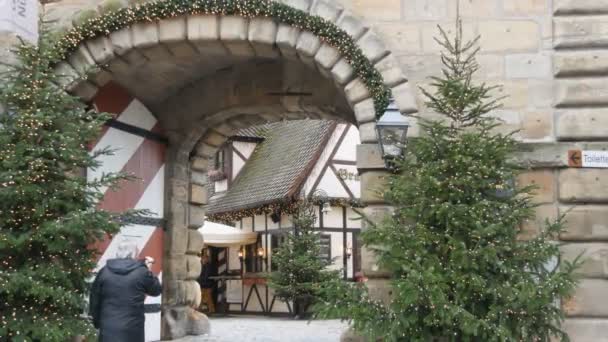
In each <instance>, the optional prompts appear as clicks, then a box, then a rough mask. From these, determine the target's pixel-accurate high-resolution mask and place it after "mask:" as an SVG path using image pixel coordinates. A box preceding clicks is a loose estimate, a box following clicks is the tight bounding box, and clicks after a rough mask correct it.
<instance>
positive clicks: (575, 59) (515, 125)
mask: <svg viewBox="0 0 608 342" xmlns="http://www.w3.org/2000/svg"><path fill="white" fill-rule="evenodd" d="M342 2H343V4H344V5H345V6H346V7H347V8H348V9H350V10H352V11H353V12H354V13H355V14H356V15H358V16H361V17H363V18H365V19H366V21H367V22H368V23H370V27H371V28H372V29H373V30H375V31H377V32H378V33H379V35H380V36H381V37H382V38H383V39H384V41H385V43H386V44H387V46H388V48H389V50H390V51H391V53H392V54H394V55H395V57H396V58H397V59H398V61H399V63H400V66H401V67H402V68H403V69H404V71H405V75H406V76H407V77H408V78H409V80H410V83H412V84H416V85H418V86H422V87H425V86H426V85H427V84H428V79H427V78H428V76H430V75H437V74H438V73H439V71H440V61H439V57H440V56H439V53H438V51H439V46H438V44H437V43H436V42H435V41H434V39H433V38H434V37H436V36H437V35H438V29H437V25H441V26H442V27H443V28H444V29H446V30H447V31H448V32H450V33H453V31H454V25H455V18H456V15H457V11H458V10H459V12H460V15H461V16H462V18H463V32H464V35H465V38H466V37H469V38H472V37H475V36H477V35H480V36H481V38H480V46H481V52H480V54H479V63H480V66H481V70H480V75H479V80H481V81H484V82H487V83H488V84H501V85H503V89H502V90H501V91H498V92H497V95H506V96H508V98H506V99H505V100H504V107H503V108H502V109H500V110H498V111H496V112H495V115H497V116H499V117H500V118H501V119H503V120H504V123H505V124H504V125H503V129H504V130H505V131H507V130H513V129H519V130H521V132H520V133H519V135H518V138H519V139H520V140H522V141H523V142H526V143H527V145H528V146H527V147H528V150H529V152H527V153H523V154H522V156H521V158H522V159H523V160H524V161H525V162H527V163H528V165H529V166H530V168H531V169H530V171H529V172H527V173H525V174H523V175H522V176H521V177H520V179H519V182H520V183H521V184H530V183H533V184H536V185H538V187H539V188H538V191H537V194H536V196H535V198H534V199H535V201H536V202H537V203H539V207H538V210H537V218H536V219H535V220H533V221H532V222H528V223H527V224H525V225H524V235H525V236H534V235H535V234H536V233H537V232H538V229H539V228H540V227H541V225H542V224H543V222H544V219H545V218H550V219H551V218H556V217H558V215H561V214H566V218H567V220H568V222H567V229H568V231H567V232H566V233H565V234H563V236H561V240H562V241H563V242H564V243H565V244H566V245H565V246H564V249H563V251H564V258H566V259H573V258H575V257H576V256H577V255H579V254H580V253H583V252H584V254H585V257H586V258H587V259H586V262H585V264H584V266H583V268H582V270H581V273H582V279H581V283H580V286H579V289H578V290H577V292H576V294H575V296H574V298H572V299H570V300H569V301H567V302H565V303H564V304H563V305H564V307H565V309H566V312H567V315H568V319H567V320H566V324H565V327H566V329H567V331H568V332H569V333H570V335H571V338H572V339H573V341H604V340H606V339H608V337H607V336H608V305H607V304H608V303H607V302H606V301H605V299H604V298H606V293H608V169H607V170H598V169H596V170H590V169H569V168H568V167H567V160H566V154H567V150H568V149H591V150H606V149H607V148H608V116H607V115H606V113H605V112H604V111H605V110H606V108H605V107H607V106H608V86H607V85H608V82H607V81H608V79H606V76H608V38H607V36H606V28H608V1H605V0H553V1H552V0H460V1H457V0H344V1H342ZM458 2H459V3H460V7H459V8H458V6H457V4H458ZM417 101H418V106H419V109H420V111H421V113H422V115H427V116H431V115H433V114H432V113H428V112H427V111H426V110H425V106H424V103H423V98H422V97H421V96H420V94H418V98H417ZM361 157H364V155H362V156H361Z"/></svg>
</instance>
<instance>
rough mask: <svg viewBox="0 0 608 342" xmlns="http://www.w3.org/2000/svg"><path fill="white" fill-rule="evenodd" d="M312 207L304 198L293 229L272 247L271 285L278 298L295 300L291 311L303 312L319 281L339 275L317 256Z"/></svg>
mask: <svg viewBox="0 0 608 342" xmlns="http://www.w3.org/2000/svg"><path fill="white" fill-rule="evenodd" d="M316 219H317V217H316V215H315V207H314V205H313V204H312V203H311V202H310V201H307V200H303V201H302V202H301V203H300V204H299V205H298V208H297V210H296V212H295V213H294V215H293V225H294V227H295V232H294V233H293V234H288V235H287V237H286V239H285V242H284V243H283V244H282V245H281V246H280V247H279V248H277V250H276V251H273V255H272V263H273V267H276V269H277V271H275V272H273V273H272V274H271V275H270V287H271V288H273V289H274V291H275V294H276V296H277V297H278V298H280V299H282V300H284V301H286V302H291V303H293V304H294V310H293V311H294V314H295V315H297V316H300V317H303V316H306V315H307V314H306V313H307V311H308V310H307V309H308V307H309V306H310V305H311V304H313V303H314V302H315V301H316V300H317V297H318V291H319V288H320V287H321V285H322V284H323V283H325V282H328V281H329V280H331V279H338V272H337V271H330V270H327V266H329V265H330V261H329V260H327V259H324V258H320V257H319V254H320V252H321V245H320V236H319V232H318V230H316V229H315V227H314V224H315V222H316Z"/></svg>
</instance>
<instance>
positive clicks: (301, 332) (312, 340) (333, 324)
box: [175, 317, 347, 342]
mask: <svg viewBox="0 0 608 342" xmlns="http://www.w3.org/2000/svg"><path fill="white" fill-rule="evenodd" d="M209 320H210V323H211V334H209V336H196V337H194V336H191V337H186V338H182V339H179V340H175V341H179V342H253V341H255V342H279V341H280V342H337V341H340V335H341V334H342V332H344V331H345V330H346V327H347V325H346V323H342V322H340V321H337V320H327V321H311V322H308V321H298V320H293V319H289V318H269V317H225V318H224V317H219V318H216V317H212V318H210V319H209Z"/></svg>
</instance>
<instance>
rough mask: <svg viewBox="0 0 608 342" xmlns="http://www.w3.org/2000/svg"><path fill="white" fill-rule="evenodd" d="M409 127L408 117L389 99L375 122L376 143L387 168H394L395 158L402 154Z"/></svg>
mask: <svg viewBox="0 0 608 342" xmlns="http://www.w3.org/2000/svg"><path fill="white" fill-rule="evenodd" d="M409 128H410V122H409V120H408V118H407V117H405V116H404V115H402V114H401V113H400V112H399V109H398V108H397V106H396V105H395V102H394V101H393V100H391V102H390V104H389V106H388V107H387V108H386V111H385V112H384V114H383V115H382V117H380V120H378V122H376V134H377V137H378V144H379V145H380V150H381V151H382V159H384V164H385V165H386V167H387V168H388V169H394V161H395V159H397V158H399V157H401V156H402V155H403V151H404V150H405V147H406V144H407V132H408V129H409Z"/></svg>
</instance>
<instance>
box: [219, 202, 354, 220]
mask: <svg viewBox="0 0 608 342" xmlns="http://www.w3.org/2000/svg"><path fill="white" fill-rule="evenodd" d="M302 202H303V200H302V199H299V200H284V201H277V202H273V203H269V204H264V205H260V206H257V207H255V208H248V209H242V210H235V211H230V212H224V213H217V214H207V218H208V219H209V220H211V221H214V222H223V223H233V222H237V221H240V220H241V219H244V218H247V217H254V216H257V215H265V214H268V215H271V214H274V213H280V214H286V215H293V214H295V213H296V212H297V211H298V209H299V208H300V207H301V204H302ZM312 203H313V204H317V205H319V204H321V203H320V202H319V201H312ZM328 203H329V205H330V206H332V207H346V208H363V203H361V201H359V200H358V199H348V198H331V199H329V200H328Z"/></svg>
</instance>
